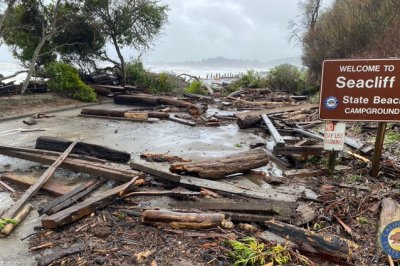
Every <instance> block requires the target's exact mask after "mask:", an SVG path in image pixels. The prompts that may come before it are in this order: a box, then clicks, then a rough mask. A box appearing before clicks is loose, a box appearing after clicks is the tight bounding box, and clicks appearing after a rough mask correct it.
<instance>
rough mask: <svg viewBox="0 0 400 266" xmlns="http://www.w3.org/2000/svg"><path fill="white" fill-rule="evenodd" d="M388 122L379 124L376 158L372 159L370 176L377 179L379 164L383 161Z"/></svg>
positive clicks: (375, 150)
mask: <svg viewBox="0 0 400 266" xmlns="http://www.w3.org/2000/svg"><path fill="white" fill-rule="evenodd" d="M385 131H386V122H379V124H378V132H377V135H376V140H375V149H374V157H373V158H372V169H371V173H370V176H371V177H377V176H378V174H379V162H380V160H381V155H382V149H383V141H384V140H385Z"/></svg>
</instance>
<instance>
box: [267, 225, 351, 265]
mask: <svg viewBox="0 0 400 266" xmlns="http://www.w3.org/2000/svg"><path fill="white" fill-rule="evenodd" d="M265 225H266V226H267V228H268V231H270V232H272V233H274V234H277V235H279V236H281V237H283V238H289V239H290V241H291V242H293V243H295V244H296V245H298V246H299V247H302V246H307V247H311V248H312V249H314V250H315V252H314V253H320V254H324V255H328V256H332V257H335V258H340V259H345V260H349V259H351V258H352V256H353V251H354V250H356V249H358V246H357V245H356V244H355V243H354V242H352V241H350V240H347V239H344V238H341V237H338V236H335V235H328V234H317V233H314V232H310V231H307V230H305V229H303V228H300V227H297V226H294V225H290V224H285V223H282V222H278V221H267V222H265ZM307 250H310V249H309V248H307Z"/></svg>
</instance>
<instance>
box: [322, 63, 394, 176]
mask: <svg viewBox="0 0 400 266" xmlns="http://www.w3.org/2000/svg"><path fill="white" fill-rule="evenodd" d="M322 72H323V74H322V83H321V92H320V108H319V116H320V119H321V120H328V121H370V122H380V123H379V127H378V134H377V138H376V143H375V151H374V158H373V165H372V171H371V176H374V177H376V176H377V175H378V173H379V161H380V157H381V154H382V149H383V140H384V137H385V128H386V122H399V121H400V59H355V60H326V61H324V64H323V70H322Z"/></svg>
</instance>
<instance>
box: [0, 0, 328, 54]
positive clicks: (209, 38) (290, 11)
mask: <svg viewBox="0 0 400 266" xmlns="http://www.w3.org/2000/svg"><path fill="white" fill-rule="evenodd" d="M297 1H298V0H163V2H164V3H166V4H168V6H169V8H170V10H169V22H168V24H167V25H166V26H165V29H164V31H163V33H162V35H161V36H160V37H159V38H158V39H157V40H156V41H155V42H154V47H153V49H152V50H151V51H149V52H148V53H147V54H146V55H145V59H146V61H186V60H201V59H203V58H211V57H216V56H224V57H227V58H233V59H249V60H255V59H257V60H260V61H268V60H274V59H277V58H285V57H298V56H300V55H301V49H300V47H298V46H295V44H294V43H289V42H288V36H289V33H290V30H289V28H288V24H289V21H290V20H291V19H295V18H296V17H297V16H298V14H299V11H298V5H297ZM326 1H329V2H330V1H331V0H326ZM124 54H125V56H126V57H127V58H134V57H136V56H137V52H134V51H132V50H131V49H124ZM0 59H2V60H4V61H10V60H12V57H11V55H10V54H9V52H8V49H7V48H6V47H1V48H0Z"/></svg>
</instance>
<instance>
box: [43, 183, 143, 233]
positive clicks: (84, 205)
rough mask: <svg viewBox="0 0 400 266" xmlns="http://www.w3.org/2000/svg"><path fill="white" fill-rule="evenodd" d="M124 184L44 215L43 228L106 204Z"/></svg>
mask: <svg viewBox="0 0 400 266" xmlns="http://www.w3.org/2000/svg"><path fill="white" fill-rule="evenodd" d="M136 178H138V177H136ZM125 186H126V184H123V185H120V186H118V187H115V188H112V189H109V190H107V191H106V192H103V193H101V194H98V195H96V196H93V197H91V198H89V199H87V200H85V201H83V202H81V203H78V204H77V205H74V206H71V207H69V208H67V209H65V210H62V211H60V212H57V213H55V214H52V215H50V216H47V217H44V218H43V219H42V225H43V227H45V228H49V229H54V228H59V227H62V226H64V225H67V224H69V223H72V222H74V221H76V220H78V219H81V218H82V217H84V216H86V215H89V214H91V213H92V212H94V211H96V210H98V209H101V208H104V207H105V206H107V205H108V204H109V203H111V202H112V201H113V199H114V198H115V197H116V196H118V194H119V193H120V191H121V190H123V189H124V188H125Z"/></svg>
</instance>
